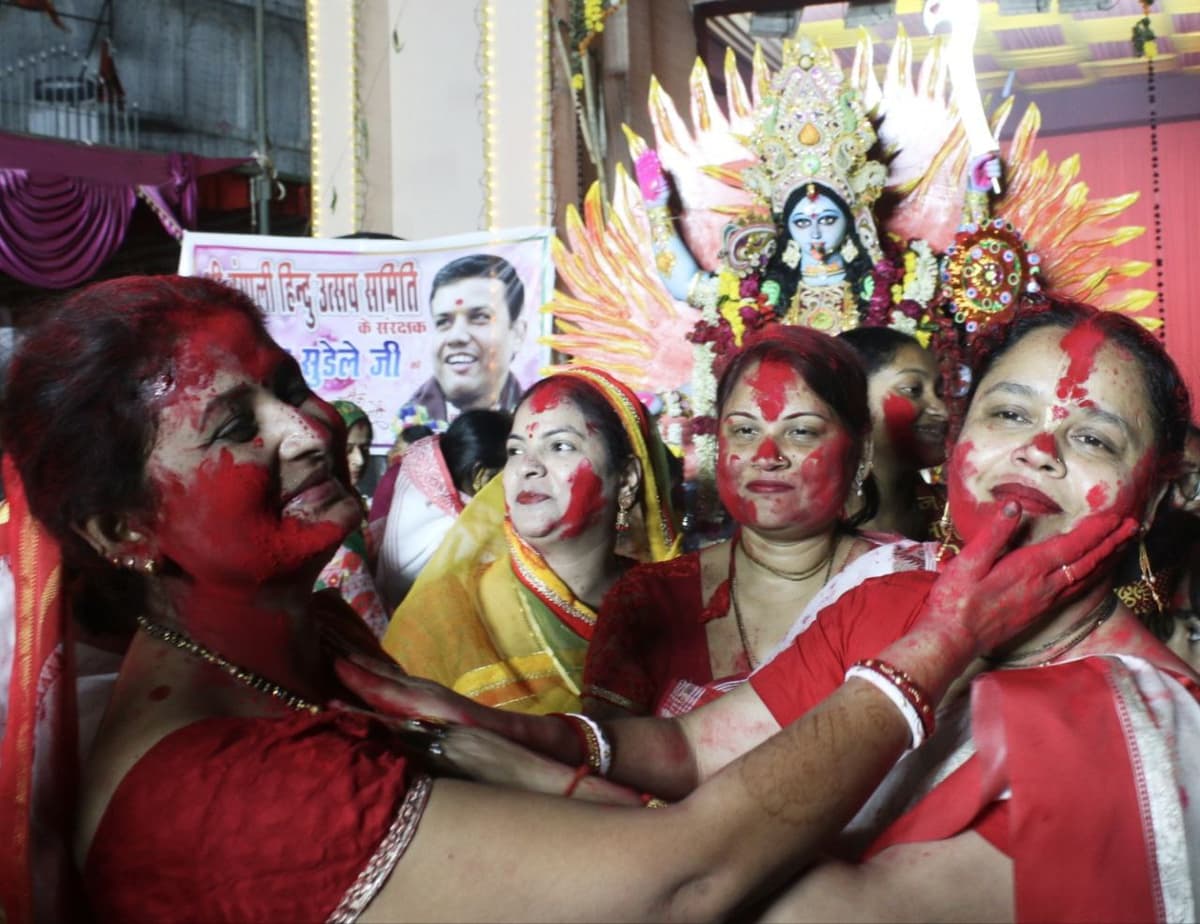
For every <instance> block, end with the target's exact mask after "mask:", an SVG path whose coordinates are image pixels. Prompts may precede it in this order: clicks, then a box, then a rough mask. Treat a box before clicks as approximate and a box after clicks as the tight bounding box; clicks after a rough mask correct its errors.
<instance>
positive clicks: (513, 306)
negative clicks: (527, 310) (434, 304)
mask: <svg viewBox="0 0 1200 924" xmlns="http://www.w3.org/2000/svg"><path fill="white" fill-rule="evenodd" d="M464 279H498V280H500V282H501V283H502V284H503V285H504V300H505V301H506V302H507V303H508V319H509V320H510V321H515V320H516V319H517V318H518V317H520V315H521V307H522V306H523V305H524V304H525V284H524V283H523V282H521V277H520V276H518V275H517V271H516V269H514V268H513V265H512V264H511V263H509V262H508V261H507V260H505V259H504V258H503V257H497V256H494V255H492V254H490V253H473V254H469V255H468V256H465V257H459V258H458V259H457V260H451V261H450V262H449V263H447V264H446V265H445V266H443V267H442V268H441V269H440V270H438V271H437V275H436V276H434V277H433V288H431V289H430V290H429V300H430V301H432V300H433V297H434V296H435V295H436V294H437V291H438V289H440V288H442V286H448V285H450V284H451V283H454V282H462V281H463V280H464Z"/></svg>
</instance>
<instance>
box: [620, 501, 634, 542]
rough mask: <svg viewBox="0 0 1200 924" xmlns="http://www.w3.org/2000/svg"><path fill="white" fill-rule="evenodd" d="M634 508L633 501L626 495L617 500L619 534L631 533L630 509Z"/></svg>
mask: <svg viewBox="0 0 1200 924" xmlns="http://www.w3.org/2000/svg"><path fill="white" fill-rule="evenodd" d="M632 506H633V501H632V500H630V499H629V496H628V495H626V494H622V495H621V496H620V497H619V498H618V499H617V532H619V533H625V532H628V531H629V526H630V523H629V508H630V507H632Z"/></svg>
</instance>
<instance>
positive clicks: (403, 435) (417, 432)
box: [400, 424, 433, 446]
mask: <svg viewBox="0 0 1200 924" xmlns="http://www.w3.org/2000/svg"><path fill="white" fill-rule="evenodd" d="M427 436H433V428H432V427H427V426H425V424H409V425H408V426H407V427H405V428H404V429H403V430H401V431H400V439H401V441H402V442H405V443H407V444H408V445H409V446H411V445H412V444H413V443H415V442H416V441H417V440H423V439H425V437H427Z"/></svg>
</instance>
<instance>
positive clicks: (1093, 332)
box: [1056, 321, 1105, 401]
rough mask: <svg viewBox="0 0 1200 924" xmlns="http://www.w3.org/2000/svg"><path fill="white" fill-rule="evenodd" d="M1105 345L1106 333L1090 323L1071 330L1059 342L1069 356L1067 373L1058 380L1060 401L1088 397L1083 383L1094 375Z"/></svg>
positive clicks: (1087, 322)
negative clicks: (1098, 358)
mask: <svg viewBox="0 0 1200 924" xmlns="http://www.w3.org/2000/svg"><path fill="white" fill-rule="evenodd" d="M1104 343H1105V337H1104V331H1102V330H1100V328H1099V327H1097V326H1096V325H1095V324H1093V323H1091V322H1090V321H1085V322H1084V323H1082V324H1079V325H1077V326H1076V327H1073V328H1071V330H1069V331H1067V333H1066V334H1065V335H1064V336H1063V338H1062V340H1060V341H1059V347H1060V348H1061V349H1062V351H1063V352H1064V353H1066V354H1067V371H1066V372H1065V373H1063V375H1062V378H1060V379H1059V380H1058V388H1057V389H1056V394H1057V395H1058V397H1059V399H1060V400H1062V401H1079V400H1081V399H1083V398H1084V397H1086V396H1087V389H1085V388H1084V387H1083V383H1084V382H1086V381H1087V380H1088V377H1089V376H1090V375H1091V374H1092V369H1093V367H1094V366H1095V364H1096V356H1097V354H1099V352H1100V348H1101V347H1102V346H1104Z"/></svg>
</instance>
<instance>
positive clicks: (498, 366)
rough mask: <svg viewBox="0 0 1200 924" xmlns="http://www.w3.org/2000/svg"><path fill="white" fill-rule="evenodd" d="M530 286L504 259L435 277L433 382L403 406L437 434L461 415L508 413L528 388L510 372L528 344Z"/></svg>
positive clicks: (460, 265) (490, 258)
mask: <svg viewBox="0 0 1200 924" xmlns="http://www.w3.org/2000/svg"><path fill="white" fill-rule="evenodd" d="M524 307H525V285H524V283H523V282H522V281H521V277H520V276H519V275H518V274H517V271H516V269H515V268H514V267H513V265H512V264H511V263H509V262H508V261H507V260H505V259H504V258H503V257H499V256H495V255H493V254H486V253H474V254H469V255H467V256H465V257H459V258H458V259H456V260H451V261H450V262H449V263H447V264H446V265H445V266H443V267H442V268H441V269H440V270H438V272H437V275H436V276H434V277H433V285H432V288H431V290H430V295H429V309H430V313H431V314H432V316H433V330H434V336H433V343H432V358H433V375H431V376H430V377H429V378H428V379H427V380H426V381H425V382H424V383H422V385H421V386H420V388H418V389H417V390H416V391H415V392H413V393H412V395H410V396H409V398H408V400H407V401H405V402H404V407H403V408H402V409H401V416H402V417H403V416H405V411H406V410H407V409H409V408H411V409H412V410H413V412H415V414H416V415H417V416H419V417H422V418H424V419H426V420H428V421H430V422H431V423H432V424H433V425H434V426H435V427H444V426H445V425H446V424H448V423H449V422H450V421H451V420H453V419H454V418H455V417H457V416H458V414H459V413H460V412H462V411H469V410H474V409H475V408H491V409H496V410H504V411H511V410H513V409H514V408H515V407H516V405H517V400H518V399H519V398H520V397H521V392H522V390H523V386H522V384H521V383H520V382H518V381H517V379H516V377H515V376H514V375H513V374H512V372H511V371H510V368H511V366H512V363H513V361H514V360H515V358H516V355H517V351H518V349H519V348H520V346H521V344H522V343H523V342H524V341H525V318H524V317H523V314H522V312H523V310H524Z"/></svg>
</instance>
